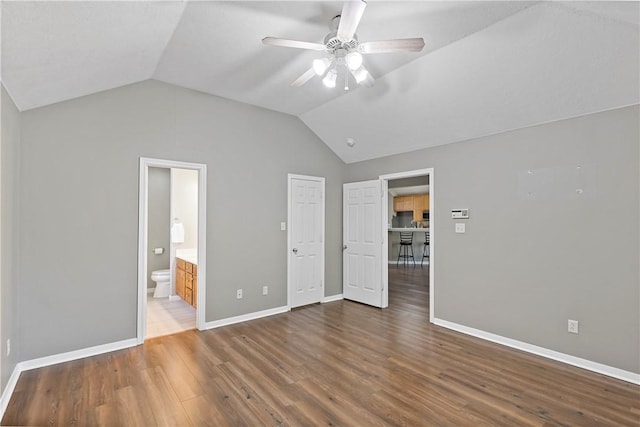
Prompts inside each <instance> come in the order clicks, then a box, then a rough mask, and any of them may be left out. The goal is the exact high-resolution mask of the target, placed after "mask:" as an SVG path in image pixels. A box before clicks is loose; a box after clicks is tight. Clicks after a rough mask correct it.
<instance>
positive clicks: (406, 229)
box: [389, 227, 429, 233]
mask: <svg viewBox="0 0 640 427" xmlns="http://www.w3.org/2000/svg"><path fill="white" fill-rule="evenodd" d="M389 231H402V232H403V233H407V232H410V233H425V232H427V231H429V228H428V227H427V228H395V227H391V228H389Z"/></svg>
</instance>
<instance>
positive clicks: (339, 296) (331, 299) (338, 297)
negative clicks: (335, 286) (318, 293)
mask: <svg viewBox="0 0 640 427" xmlns="http://www.w3.org/2000/svg"><path fill="white" fill-rule="evenodd" d="M341 299H344V296H343V294H335V295H331V296H328V297H324V298H323V299H322V303H323V304H324V303H326V302H334V301H340V300H341Z"/></svg>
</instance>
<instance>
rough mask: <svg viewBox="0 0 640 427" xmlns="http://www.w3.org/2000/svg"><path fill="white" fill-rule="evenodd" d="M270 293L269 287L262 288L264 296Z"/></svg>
mask: <svg viewBox="0 0 640 427" xmlns="http://www.w3.org/2000/svg"><path fill="white" fill-rule="evenodd" d="M268 293H269V287H268V286H263V287H262V295H267V294H268Z"/></svg>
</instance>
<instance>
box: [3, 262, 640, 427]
mask: <svg viewBox="0 0 640 427" xmlns="http://www.w3.org/2000/svg"><path fill="white" fill-rule="evenodd" d="M389 270H390V276H391V280H390V292H389V300H390V308H389V309H386V310H380V309H376V308H371V307H367V306H365V305H361V304H357V303H353V302H349V301H336V302H332V303H328V304H323V305H320V304H318V305H313V306H309V307H304V308H302V309H297V310H294V311H292V312H291V313H286V314H281V315H276V316H271V317H268V318H264V319H259V320H254V321H251V322H245V323H241V324H237V325H232V326H228V327H223V328H218V329H214V330H210V331H206V332H198V331H195V330H194V331H187V332H183V333H179V334H175V335H169V336H165V337H160V338H155V339H151V340H148V341H147V342H146V343H145V345H143V346H138V347H135V348H131V349H126V350H121V351H117V352H112V353H108V354H104V355H100V356H95V357H91V358H86V359H82V360H77V361H73V362H68V363H62V364H59V365H55V366H50V367H46V368H41V369H35V370H31V371H27V372H24V373H23V374H22V375H21V377H20V380H19V382H18V384H17V386H16V389H15V392H14V394H13V396H12V398H11V401H10V403H9V407H8V409H7V411H6V414H5V416H4V418H3V420H2V424H3V425H29V426H41V425H59V426H73V425H78V426H93V425H105V426H154V425H175V426H191V425H194V426H204V425H211V426H280V425H287V426H315V425H326V426H431V425H437V426H485V425H504V426H556V425H557V426H639V425H640V387H638V386H634V385H632V384H629V383H626V382H623V381H619V380H615V379H612V378H608V377H605V376H603V375H599V374H595V373H592V372H588V371H585V370H582V369H579V368H575V367H571V366H567V365H564V364H561V363H558V362H554V361H550V360H547V359H544V358H541V357H537V356H534V355H530V354H526V353H522V352H519V351H516V350H512V349H509V348H505V347H502V346H499V345H496V344H493V343H489V342H485V341H482V340H479V339H476V338H472V337H468V336H465V335H462V334H459V333H456V332H453V331H449V330H446V329H443V328H440V327H437V326H433V325H431V324H429V323H428V306H427V301H428V286H427V283H428V278H427V275H426V272H427V268H426V267H424V268H422V269H421V268H420V267H415V268H414V267H408V268H404V267H400V268H396V267H393V266H392V267H390V268H389Z"/></svg>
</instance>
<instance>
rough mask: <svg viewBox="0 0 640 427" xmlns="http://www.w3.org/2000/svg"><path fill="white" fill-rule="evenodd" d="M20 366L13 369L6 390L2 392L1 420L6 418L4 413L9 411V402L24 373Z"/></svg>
mask: <svg viewBox="0 0 640 427" xmlns="http://www.w3.org/2000/svg"><path fill="white" fill-rule="evenodd" d="M18 365H19V364H18ZM18 365H16V366H15V368H13V372H12V373H11V376H10V377H9V381H8V382H7V385H6V386H5V388H4V390H2V397H0V420H1V419H2V418H4V413H5V412H6V410H7V406H9V400H11V395H13V390H15V388H16V385H17V384H18V379H19V378H20V374H21V373H22V371H21V370H20V368H19V366H18Z"/></svg>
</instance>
